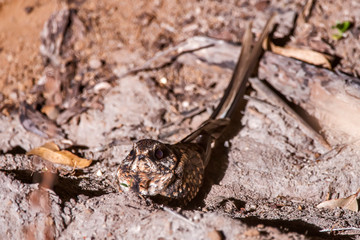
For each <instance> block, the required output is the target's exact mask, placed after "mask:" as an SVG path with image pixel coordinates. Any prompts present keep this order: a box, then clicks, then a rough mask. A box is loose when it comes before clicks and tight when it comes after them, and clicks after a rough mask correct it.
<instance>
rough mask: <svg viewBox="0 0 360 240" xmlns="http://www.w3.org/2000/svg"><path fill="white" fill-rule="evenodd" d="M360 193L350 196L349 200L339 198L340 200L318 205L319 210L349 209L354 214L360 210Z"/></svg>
mask: <svg viewBox="0 0 360 240" xmlns="http://www.w3.org/2000/svg"><path fill="white" fill-rule="evenodd" d="M359 193H360V189H359V190H358V191H357V192H356V193H355V194H353V195H350V196H349V197H347V198H339V199H331V200H327V201H324V202H322V203H320V204H319V205H317V206H316V207H317V208H328V209H335V208H337V207H339V208H342V209H348V210H351V211H354V212H357V211H358V210H359V206H358V203H357V199H356V198H357V196H358V195H359Z"/></svg>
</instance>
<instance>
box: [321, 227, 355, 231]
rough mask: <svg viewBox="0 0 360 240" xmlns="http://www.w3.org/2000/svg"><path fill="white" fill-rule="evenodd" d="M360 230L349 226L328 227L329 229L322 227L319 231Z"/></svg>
mask: <svg viewBox="0 0 360 240" xmlns="http://www.w3.org/2000/svg"><path fill="white" fill-rule="evenodd" d="M350 230H353V231H360V228H356V227H347V228H328V229H322V230H320V231H319V232H334V231H350Z"/></svg>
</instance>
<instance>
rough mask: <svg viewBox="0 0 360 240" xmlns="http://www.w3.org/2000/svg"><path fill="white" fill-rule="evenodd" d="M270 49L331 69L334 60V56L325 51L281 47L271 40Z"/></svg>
mask: <svg viewBox="0 0 360 240" xmlns="http://www.w3.org/2000/svg"><path fill="white" fill-rule="evenodd" d="M270 49H271V51H272V52H274V53H276V54H279V55H282V56H285V57H292V58H295V59H298V60H300V61H303V62H306V63H309V64H313V65H316V66H322V67H324V68H327V69H331V63H330V62H331V61H333V57H332V56H330V55H327V54H324V53H320V52H316V51H314V50H311V49H301V48H294V47H279V46H276V45H275V44H273V43H272V42H270Z"/></svg>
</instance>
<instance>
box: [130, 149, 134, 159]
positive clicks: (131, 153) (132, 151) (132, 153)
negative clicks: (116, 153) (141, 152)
mask: <svg viewBox="0 0 360 240" xmlns="http://www.w3.org/2000/svg"><path fill="white" fill-rule="evenodd" d="M129 156H130V157H134V156H135V151H134V149H132V150H131V151H130V153H129Z"/></svg>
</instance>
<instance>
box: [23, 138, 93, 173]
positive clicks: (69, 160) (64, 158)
mask: <svg viewBox="0 0 360 240" xmlns="http://www.w3.org/2000/svg"><path fill="white" fill-rule="evenodd" d="M26 155H36V156H39V157H42V158H43V159H45V160H47V161H50V162H52V163H57V164H63V165H68V166H71V167H75V168H85V167H88V166H90V164H91V162H92V160H88V159H85V158H80V157H78V156H76V155H75V154H73V153H71V152H69V151H67V150H60V149H59V147H58V146H57V145H56V144H55V143H53V142H49V143H45V144H44V145H42V146H41V147H38V148H34V149H32V150H30V151H29V152H27V153H26Z"/></svg>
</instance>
